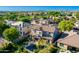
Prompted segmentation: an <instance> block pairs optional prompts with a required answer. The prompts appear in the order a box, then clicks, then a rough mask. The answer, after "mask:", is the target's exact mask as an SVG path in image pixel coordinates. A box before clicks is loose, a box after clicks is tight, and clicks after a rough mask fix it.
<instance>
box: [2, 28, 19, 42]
mask: <svg viewBox="0 0 79 59" xmlns="http://www.w3.org/2000/svg"><path fill="white" fill-rule="evenodd" d="M3 36H4V38H5V39H6V40H9V41H13V40H15V39H17V38H18V37H19V31H18V30H17V29H16V28H9V29H6V30H5V31H4V32H3Z"/></svg>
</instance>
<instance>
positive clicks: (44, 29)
mask: <svg viewBox="0 0 79 59" xmlns="http://www.w3.org/2000/svg"><path fill="white" fill-rule="evenodd" d="M26 29H29V30H30V29H34V30H35V29H36V30H40V29H42V30H43V31H48V32H54V27H53V26H48V25H31V26H29V27H28V28H27V27H25V28H24V30H23V31H26Z"/></svg>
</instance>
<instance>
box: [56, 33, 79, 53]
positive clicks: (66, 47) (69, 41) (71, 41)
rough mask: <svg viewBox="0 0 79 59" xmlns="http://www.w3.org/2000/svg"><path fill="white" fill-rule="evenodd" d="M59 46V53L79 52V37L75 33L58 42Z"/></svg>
mask: <svg viewBox="0 0 79 59" xmlns="http://www.w3.org/2000/svg"><path fill="white" fill-rule="evenodd" d="M57 46H58V47H59V48H60V51H59V52H73V53H75V52H79V35H78V34H77V33H74V34H71V35H68V36H67V37H65V38H61V39H59V40H58V41H57Z"/></svg>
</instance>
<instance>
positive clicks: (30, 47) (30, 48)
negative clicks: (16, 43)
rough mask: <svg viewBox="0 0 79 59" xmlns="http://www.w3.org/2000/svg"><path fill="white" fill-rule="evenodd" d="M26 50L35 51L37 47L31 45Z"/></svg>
mask: <svg viewBox="0 0 79 59" xmlns="http://www.w3.org/2000/svg"><path fill="white" fill-rule="evenodd" d="M26 49H28V50H31V51H33V50H34V49H36V45H35V44H30V45H29V46H27V47H26Z"/></svg>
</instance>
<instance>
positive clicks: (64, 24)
mask: <svg viewBox="0 0 79 59" xmlns="http://www.w3.org/2000/svg"><path fill="white" fill-rule="evenodd" d="M73 26H74V23H73V22H71V21H69V20H63V21H61V22H60V23H59V24H58V28H59V29H60V30H61V31H70V30H72V29H73Z"/></svg>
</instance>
